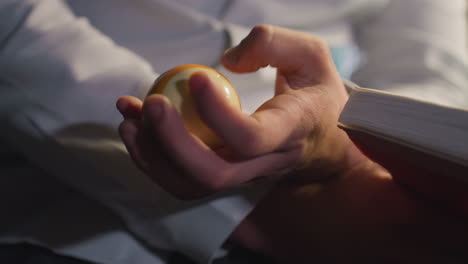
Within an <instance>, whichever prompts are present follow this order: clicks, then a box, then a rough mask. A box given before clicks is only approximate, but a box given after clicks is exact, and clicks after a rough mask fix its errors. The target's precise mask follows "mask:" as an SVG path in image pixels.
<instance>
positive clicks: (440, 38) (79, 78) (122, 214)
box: [0, 0, 468, 263]
mask: <svg viewBox="0 0 468 264" xmlns="http://www.w3.org/2000/svg"><path fill="white" fill-rule="evenodd" d="M449 3H450V4H449ZM464 8H465V2H464V1H463V0H451V1H450V2H447V1H445V2H444V1H438V0H413V1H409V0H393V1H385V0H382V1H371V0H333V1H332V0H317V1H306V0H303V1H300V0H296V1H286V0H285V1H280V0H276V1H272V0H271V1H267V0H263V1H249V0H237V1H216V0H204V1H197V2H195V1H189V0H177V1H176V0H172V1H170V0H133V1H130V0H128V1H125V0H112V1H111V0H101V1H85V0H81V1H60V0H26V1H17V0H4V1H3V2H2V3H0V98H1V100H0V120H1V122H2V124H3V128H2V131H1V132H0V142H2V145H4V146H5V149H4V152H2V153H0V154H1V157H2V158H3V161H2V166H0V170H1V172H0V174H1V177H0V181H1V184H0V188H2V189H4V190H3V191H0V196H1V198H0V202H1V203H2V204H3V206H2V208H6V209H5V210H7V212H8V217H6V218H4V219H2V220H1V222H0V226H1V228H0V239H1V240H2V241H9V242H17V241H30V242H34V243H38V244H41V245H44V246H47V247H49V248H51V249H53V250H55V251H56V252H59V253H62V254H67V255H71V256H75V257H79V258H83V259H87V260H91V261H95V262H99V263H163V262H164V261H165V259H166V258H167V252H166V251H165V250H168V251H172V250H176V251H180V252H183V253H184V254H187V255H188V256H189V257H191V258H192V259H194V260H196V261H197V262H200V263H208V262H210V261H211V260H212V259H213V257H214V256H215V255H216V254H217V252H218V251H219V249H220V247H221V245H222V243H223V242H224V241H225V240H226V238H227V237H228V236H229V233H230V232H232V230H233V229H234V228H235V227H236V225H237V224H238V223H239V222H240V221H241V220H242V219H243V218H244V217H245V216H246V215H247V214H248V213H249V212H250V210H252V208H253V207H254V205H255V202H256V201H258V199H260V197H262V195H263V193H264V192H265V191H267V190H268V186H253V187H251V188H249V189H246V190H243V191H234V192H229V193H224V194H220V195H218V196H216V197H211V198H209V199H207V200H205V201H195V202H182V201H178V200H175V199H173V198H172V197H171V196H170V195H168V194H166V193H165V192H164V191H162V190H161V189H160V188H159V187H158V186H156V185H155V184H154V183H152V182H151V181H150V180H149V179H148V178H147V177H146V176H145V175H143V174H142V173H141V172H140V171H138V170H137V169H136V168H135V166H134V165H133V164H132V162H131V161H130V159H129V157H128V154H127V152H126V150H125V148H124V146H123V145H122V143H121V142H120V140H119V138H118V136H117V133H116V128H117V126H118V124H119V122H120V121H121V117H120V115H119V114H118V112H117V111H116V110H115V106H114V105H115V101H116V99H117V98H118V97H119V96H121V95H134V96H137V97H140V98H142V97H144V95H145V94H146V91H147V89H148V86H149V84H150V83H151V82H152V81H153V80H154V79H155V77H156V76H157V74H158V73H160V72H162V71H164V70H167V69H168V68H170V67H172V66H175V65H178V64H184V63H199V64H205V65H209V66H213V67H217V68H219V69H220V70H222V71H223V72H224V73H225V74H226V75H227V76H228V78H229V79H231V80H232V82H233V83H234V86H235V87H236V88H237V89H238V90H239V93H240V96H241V100H242V104H243V106H244V108H245V111H246V112H252V111H254V110H255V108H256V107H257V106H258V105H260V104H261V103H262V102H263V101H265V100H266V99H268V98H269V97H270V96H271V95H272V94H273V83H274V71H273V69H265V70H263V71H261V72H259V73H256V74H249V75H245V76H238V75H234V74H230V73H227V72H226V71H225V70H223V69H221V68H220V65H219V57H220V55H221V54H222V52H223V51H224V49H225V48H227V47H229V46H232V45H235V44H236V43H237V42H239V41H240V40H241V39H242V38H243V37H244V36H245V35H246V34H247V33H248V31H249V29H250V28H251V27H252V26H253V25H255V24H260V23H270V24H275V25H280V26H285V27H290V28H293V29H296V30H302V31H305V32H310V33H315V34H318V35H319V36H321V37H323V38H324V39H325V40H327V41H328V43H329V44H330V46H331V48H332V51H334V55H335V59H336V63H337V66H339V68H340V69H341V70H342V71H341V72H342V73H343V76H344V77H346V76H347V75H348V74H351V73H352V79H353V80H354V81H355V82H357V83H359V84H360V85H362V86H367V87H371V88H376V89H386V90H389V91H394V92H398V93H402V94H406V95H409V96H415V97H419V98H424V99H428V100H432V101H436V102H439V103H444V104H450V105H456V106H467V104H468V91H467V89H468V85H467V80H466V78H467V75H466V67H467V55H466V49H465V48H466V42H465V41H466V39H465V35H464V34H465V24H464V19H463V18H464V11H463V10H464ZM428 14H430V16H429V17H428ZM356 50H359V51H360V53H359V55H360V56H356V53H355V52H354V51H356ZM12 161H14V162H12ZM12 190H14V191H12ZM95 201H97V202H95ZM70 208H72V209H70ZM72 224H73V225H72ZM2 230H3V231H2ZM71 231H75V232H71Z"/></svg>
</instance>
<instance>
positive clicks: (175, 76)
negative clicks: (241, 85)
mask: <svg viewBox="0 0 468 264" xmlns="http://www.w3.org/2000/svg"><path fill="white" fill-rule="evenodd" d="M195 72H204V73H206V74H207V75H208V76H209V77H210V79H211V80H213V81H215V82H216V83H217V87H218V88H219V89H220V90H221V92H222V94H223V97H224V98H226V103H227V104H230V105H232V106H233V107H236V108H239V109H240V108H241V105H240V101H239V96H238V95H237V92H236V90H235V89H234V87H233V86H232V84H231V82H230V81H229V80H228V79H227V78H226V77H224V75H222V74H221V73H220V72H218V71H216V70H215V69H212V68H210V67H207V66H203V65H198V64H185V65H180V66H177V67H175V68H172V69H170V70H168V71H166V72H165V73H163V74H161V75H160V76H159V78H157V79H156V81H155V82H154V84H153V87H152V88H151V90H150V91H149V93H148V95H150V94H154V93H157V94H162V95H164V96H166V97H167V98H169V100H170V101H171V102H172V104H173V105H174V107H175V108H176V109H177V111H178V112H179V114H180V116H181V117H182V119H183V121H184V124H185V126H186V128H187V130H188V131H189V132H191V133H192V134H194V135H195V136H197V137H198V138H199V139H201V140H202V141H203V142H204V143H205V144H207V145H208V146H209V147H211V148H217V147H220V146H221V145H222V142H221V140H220V139H219V137H218V136H216V134H215V133H214V132H213V131H212V130H211V129H210V128H209V127H208V126H207V125H206V124H205V123H204V122H203V121H202V120H201V118H200V116H199V114H198V113H197V110H196V107H195V104H194V102H193V99H192V96H191V94H190V89H189V86H188V80H189V78H190V76H191V75H192V74H194V73H195ZM213 111H216V109H213Z"/></svg>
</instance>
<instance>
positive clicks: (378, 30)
mask: <svg viewBox="0 0 468 264" xmlns="http://www.w3.org/2000/svg"><path fill="white" fill-rule="evenodd" d="M465 10H466V2H465V1H464V0H451V1H439V0H389V1H388V5H387V6H386V8H384V9H383V10H381V11H380V12H378V13H376V14H375V15H373V16H370V17H366V18H364V19H360V20H358V21H357V23H356V25H355V31H356V40H357V42H358V44H359V47H360V50H361V51H362V55H363V56H362V57H363V59H362V62H361V67H360V68H359V69H358V70H357V71H356V72H355V74H354V75H353V76H352V80H353V81H355V82H356V83H358V84H359V85H361V86H365V87H369V88H375V89H382V90H387V91H391V92H396V93H399V94H401V95H406V96H410V97H414V98H419V99H424V100H428V101H432V102H435V103H441V104H446V105H451V106H458V107H465V108H466V107H468V80H467V78H468V75H467V72H468V69H467V65H468V63H467V43H466V20H465V19H466V18H465Z"/></svg>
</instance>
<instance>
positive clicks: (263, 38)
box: [222, 25, 336, 83]
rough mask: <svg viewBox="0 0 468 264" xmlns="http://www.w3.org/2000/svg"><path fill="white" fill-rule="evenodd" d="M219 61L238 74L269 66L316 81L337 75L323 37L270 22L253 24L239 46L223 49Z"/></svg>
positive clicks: (287, 73) (285, 73)
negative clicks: (223, 51) (267, 23)
mask: <svg viewBox="0 0 468 264" xmlns="http://www.w3.org/2000/svg"><path fill="white" fill-rule="evenodd" d="M222 63H223V65H224V66H225V67H226V68H227V69H229V70H230V71H233V72H237V73H247V72H254V71H257V70H258V69H260V68H262V67H266V66H272V67H275V68H277V69H278V71H279V72H280V73H282V74H283V75H286V76H287V75H292V74H294V75H295V76H298V74H299V75H300V76H307V78H308V79H311V78H312V79H313V80H314V81H315V83H317V82H321V81H323V79H324V78H334V77H336V69H335V66H334V64H333V60H332V59H331V55H330V51H329V48H328V46H327V44H326V43H325V42H324V41H323V40H321V39H320V38H318V37H316V36H313V35H310V34H306V33H302V32H297V31H292V30H288V29H284V28H280V27H274V26H271V25H258V26H255V27H254V28H253V29H252V30H251V32H250V33H249V35H248V36H247V37H246V38H245V39H243V40H242V41H241V42H240V43H239V45H237V46H236V47H234V48H231V49H228V50H227V51H226V52H225V54H224V55H223V57H222Z"/></svg>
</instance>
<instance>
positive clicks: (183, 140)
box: [143, 95, 227, 190]
mask: <svg viewBox="0 0 468 264" xmlns="http://www.w3.org/2000/svg"><path fill="white" fill-rule="evenodd" d="M143 119H144V122H145V123H146V124H148V128H149V131H151V132H152V133H153V134H152V135H150V136H151V137H153V138H156V139H158V141H157V143H159V145H158V146H155V147H158V148H162V149H163V151H166V154H167V155H168V156H170V157H171V158H172V160H174V161H175V162H176V163H177V164H178V165H179V166H180V167H181V168H182V169H183V170H184V171H185V172H186V173H187V174H192V175H194V176H193V177H192V178H193V179H194V180H196V181H198V182H199V184H201V185H204V186H206V187H207V188H209V189H213V190H217V189H219V186H221V185H223V183H222V180H223V179H216V177H215V178H214V179H213V175H214V174H215V173H216V172H218V171H222V170H223V169H224V167H225V166H227V164H226V163H225V161H223V160H222V159H220V158H219V157H218V156H217V155H216V153H215V152H213V151H212V150H211V149H210V148H209V147H207V146H206V145H205V144H204V143H203V142H201V141H200V140H198V139H197V138H195V137H194V136H192V135H191V134H190V133H189V132H188V131H187V129H186V128H185V126H184V123H183V121H182V119H181V118H180V116H179V114H178V112H177V110H176V109H175V107H174V106H173V105H172V104H170V102H169V101H168V99H167V98H166V97H164V96H161V95H151V96H149V97H148V98H147V99H146V100H145V104H144V108H143Z"/></svg>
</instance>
